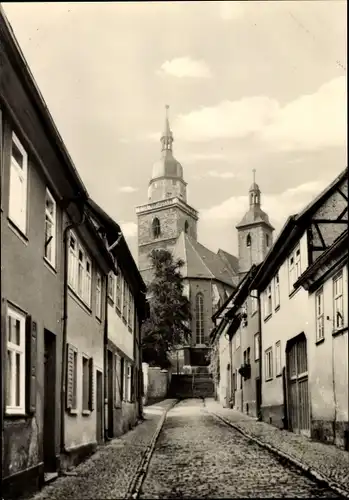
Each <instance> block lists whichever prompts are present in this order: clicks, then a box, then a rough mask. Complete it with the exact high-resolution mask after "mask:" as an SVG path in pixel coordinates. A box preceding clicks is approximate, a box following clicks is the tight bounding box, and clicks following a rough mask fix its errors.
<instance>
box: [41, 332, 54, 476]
mask: <svg viewBox="0 0 349 500" xmlns="http://www.w3.org/2000/svg"><path fill="white" fill-rule="evenodd" d="M55 412H56V336H55V335H54V334H53V333H51V332H49V331H48V330H45V331H44V432H43V441H44V470H45V472H54V471H55V470H56V450H55V443H56V439H55V433H56V432H55V424H56V422H55Z"/></svg>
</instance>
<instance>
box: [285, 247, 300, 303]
mask: <svg viewBox="0 0 349 500" xmlns="http://www.w3.org/2000/svg"><path fill="white" fill-rule="evenodd" d="M301 273H302V270H301V249H300V245H299V244H298V245H297V246H296V247H295V248H294V249H293V251H292V253H291V254H290V256H289V258H288V277H289V292H290V294H291V293H292V292H293V291H294V287H293V285H294V283H296V281H297V280H298V278H299V277H300V275H301Z"/></svg>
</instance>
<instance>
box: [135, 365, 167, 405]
mask: <svg viewBox="0 0 349 500" xmlns="http://www.w3.org/2000/svg"><path fill="white" fill-rule="evenodd" d="M142 370H143V383H144V396H143V405H144V406H147V405H151V404H154V403H157V402H158V401H162V400H163V399H166V398H167V395H168V390H169V386H170V381H171V372H170V371H169V370H163V369H161V368H159V367H157V366H149V365H148V363H142Z"/></svg>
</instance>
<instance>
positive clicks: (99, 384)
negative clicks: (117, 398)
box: [96, 370, 103, 444]
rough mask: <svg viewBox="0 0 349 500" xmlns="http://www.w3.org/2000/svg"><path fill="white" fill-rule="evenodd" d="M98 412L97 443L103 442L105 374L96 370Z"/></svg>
mask: <svg viewBox="0 0 349 500" xmlns="http://www.w3.org/2000/svg"><path fill="white" fill-rule="evenodd" d="M96 391H97V394H96V412H97V416H96V418H97V422H96V424H97V432H96V434H97V443H98V444H99V443H102V442H103V375H102V372H100V371H99V370H97V371H96Z"/></svg>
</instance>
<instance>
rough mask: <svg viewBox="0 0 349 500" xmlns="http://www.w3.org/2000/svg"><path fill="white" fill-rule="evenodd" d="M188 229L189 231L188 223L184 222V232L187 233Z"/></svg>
mask: <svg viewBox="0 0 349 500" xmlns="http://www.w3.org/2000/svg"><path fill="white" fill-rule="evenodd" d="M188 229H189V224H188V221H187V220H186V221H185V224H184V231H185V232H186V233H187V232H188Z"/></svg>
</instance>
